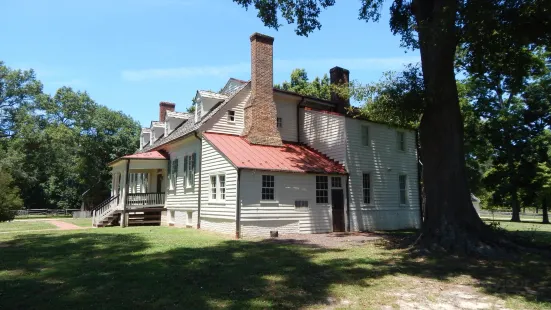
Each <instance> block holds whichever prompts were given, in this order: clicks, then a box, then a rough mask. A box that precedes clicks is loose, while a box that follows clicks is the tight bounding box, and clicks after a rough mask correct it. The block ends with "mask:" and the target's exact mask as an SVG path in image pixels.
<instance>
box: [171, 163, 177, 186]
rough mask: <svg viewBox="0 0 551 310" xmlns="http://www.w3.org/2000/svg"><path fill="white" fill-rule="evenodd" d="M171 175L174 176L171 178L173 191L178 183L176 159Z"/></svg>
mask: <svg viewBox="0 0 551 310" xmlns="http://www.w3.org/2000/svg"><path fill="white" fill-rule="evenodd" d="M172 170H173V171H172V173H174V175H173V176H172V178H173V180H172V182H174V189H176V184H177V183H178V158H176V159H175V160H174V165H173V166H172Z"/></svg>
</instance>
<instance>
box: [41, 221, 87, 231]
mask: <svg viewBox="0 0 551 310" xmlns="http://www.w3.org/2000/svg"><path fill="white" fill-rule="evenodd" d="M48 222H49V223H52V224H54V225H55V226H57V228H59V229H60V230H73V229H83V228H86V227H80V226H77V225H75V224H71V223H66V222H62V221H48Z"/></svg>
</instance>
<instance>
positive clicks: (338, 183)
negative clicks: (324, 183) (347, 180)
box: [331, 177, 342, 188]
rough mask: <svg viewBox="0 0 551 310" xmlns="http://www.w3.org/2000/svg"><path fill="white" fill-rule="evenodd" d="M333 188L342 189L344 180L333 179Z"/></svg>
mask: <svg viewBox="0 0 551 310" xmlns="http://www.w3.org/2000/svg"><path fill="white" fill-rule="evenodd" d="M331 187H334V188H342V179H341V178H340V177H331Z"/></svg>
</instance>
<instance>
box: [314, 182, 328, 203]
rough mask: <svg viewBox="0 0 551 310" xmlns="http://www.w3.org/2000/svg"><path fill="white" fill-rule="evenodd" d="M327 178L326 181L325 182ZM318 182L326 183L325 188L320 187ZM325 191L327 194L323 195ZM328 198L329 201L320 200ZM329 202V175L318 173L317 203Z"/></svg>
mask: <svg viewBox="0 0 551 310" xmlns="http://www.w3.org/2000/svg"><path fill="white" fill-rule="evenodd" d="M323 178H325V182H323V181H322V180H323ZM318 184H325V188H321V187H320V188H318ZM323 193H325V195H322V194H323ZM320 200H327V201H320ZM328 203H329V177H328V176H326V175H316V204H318V205H319V204H328Z"/></svg>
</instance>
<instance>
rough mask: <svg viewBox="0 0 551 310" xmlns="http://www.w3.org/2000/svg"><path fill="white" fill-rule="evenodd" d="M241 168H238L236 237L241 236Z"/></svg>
mask: <svg viewBox="0 0 551 310" xmlns="http://www.w3.org/2000/svg"><path fill="white" fill-rule="evenodd" d="M241 170H242V169H241V168H237V201H236V203H235V239H239V238H241V202H240V200H241Z"/></svg>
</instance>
